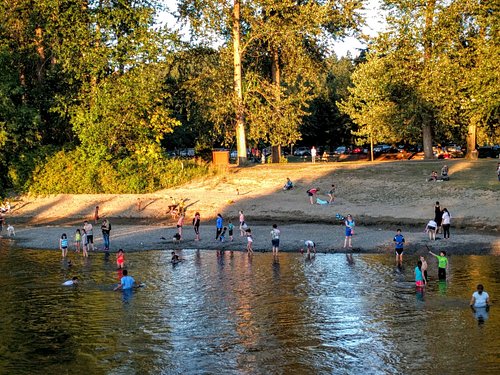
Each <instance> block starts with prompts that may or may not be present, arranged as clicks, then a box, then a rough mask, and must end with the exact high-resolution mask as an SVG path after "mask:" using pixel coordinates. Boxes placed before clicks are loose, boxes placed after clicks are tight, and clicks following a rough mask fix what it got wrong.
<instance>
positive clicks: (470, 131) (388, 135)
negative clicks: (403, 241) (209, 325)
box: [0, 0, 500, 194]
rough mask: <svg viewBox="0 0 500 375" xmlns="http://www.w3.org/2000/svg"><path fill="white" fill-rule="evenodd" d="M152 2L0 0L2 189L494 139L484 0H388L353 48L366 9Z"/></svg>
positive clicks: (492, 54)
mask: <svg viewBox="0 0 500 375" xmlns="http://www.w3.org/2000/svg"><path fill="white" fill-rule="evenodd" d="M177 6H178V7H177V9H176V16H177V19H178V23H179V25H181V24H186V23H188V24H189V25H190V29H189V32H190V37H191V38H190V39H189V41H187V40H185V39H183V38H181V37H180V35H179V34H178V33H177V32H174V31H172V30H170V29H169V28H168V27H164V26H159V24H158V14H159V13H160V11H161V10H162V7H163V4H162V2H161V1H155V0H153V1H150V0H148V1H146V0H137V1H133V2H132V1H128V0H123V1H109V0H88V1H81V0H57V1H55V0H43V1H37V2H34V3H33V2H32V1H28V0H16V1H14V2H2V3H1V4H0V19H1V23H0V24H1V25H2V26H1V27H0V147H1V151H2V152H1V153H0V167H1V172H0V192H1V194H4V192H5V189H7V188H14V189H15V190H17V191H24V192H26V191H30V192H32V193H37V194H40V193H44V194H45V193H85V192H87V193H90V192H93V193H99V192H110V191H113V192H149V191H154V190H156V189H161V188H165V187H170V186H174V185H176V184H179V183H184V182H185V181H187V180H189V179H190V178H193V177H195V176H201V175H204V174H206V173H210V169H209V168H208V167H207V166H206V165H205V164H203V163H201V162H186V161H184V162H182V161H179V160H171V158H170V157H169V156H167V155H169V154H168V152H167V151H169V150H173V149H180V148H186V147H194V148H195V150H196V152H197V154H198V155H201V156H206V159H208V158H209V157H210V152H209V151H210V150H211V149H212V148H216V147H225V148H237V150H238V161H239V162H240V163H245V162H246V157H247V152H246V147H247V145H251V146H252V147H256V148H259V149H262V148H263V147H266V146H271V149H272V156H271V159H272V160H274V161H279V159H280V154H281V153H280V146H286V145H292V144H297V143H303V144H305V145H308V146H310V145H321V146H330V147H331V148H333V146H336V145H339V144H342V145H353V144H360V145H366V144H368V143H372V144H373V143H376V142H387V143H405V144H423V147H424V151H425V154H426V157H427V158H431V157H432V145H433V143H447V142H450V143H451V142H452V143H457V144H462V145H463V144H464V142H466V141H467V151H468V154H469V156H474V155H473V154H471V152H472V151H474V149H475V146H476V143H490V144H491V143H497V142H498V140H499V131H500V130H499V126H498V123H499V113H500V112H499V108H500V90H499V87H500V70H499V69H497V62H498V61H499V57H500V47H499V46H500V36H499V32H498V25H499V24H500V22H499V19H498V17H499V15H498V12H497V11H496V10H495V9H492V8H491V5H489V4H487V3H474V2H471V0H457V1H454V2H451V3H450V2H443V1H438V0H436V1H431V2H428V3H426V6H424V7H421V6H417V5H415V7H414V8H412V7H411V6H407V4H406V3H403V2H399V1H385V2H383V6H384V7H385V8H386V9H387V10H388V14H389V16H388V18H387V22H388V25H389V27H388V28H387V31H386V32H383V33H381V34H380V35H379V36H377V37H374V38H372V39H371V40H370V41H369V44H368V45H369V46H370V48H369V49H367V50H365V51H363V52H362V53H361V54H360V55H359V56H358V57H356V58H352V57H351V56H347V57H342V58H338V57H336V56H335V53H334V51H333V50H332V48H331V44H332V41H335V40H338V39H341V38H343V37H346V36H348V35H355V36H359V37H361V35H360V29H361V26H362V24H363V19H362V11H361V10H362V6H363V3H362V2H359V1H357V0H345V1H342V2H333V1H308V2H294V1H276V0H251V1H245V2H240V1H239V0H235V1H227V2H226V1H223V2H221V1H211V0H210V1H205V2H198V1H194V0H179V1H177Z"/></svg>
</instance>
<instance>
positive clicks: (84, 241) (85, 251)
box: [82, 229, 89, 258]
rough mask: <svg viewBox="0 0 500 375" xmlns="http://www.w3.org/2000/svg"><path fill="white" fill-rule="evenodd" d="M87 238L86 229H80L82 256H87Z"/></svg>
mask: <svg viewBox="0 0 500 375" xmlns="http://www.w3.org/2000/svg"><path fill="white" fill-rule="evenodd" d="M88 246H89V240H88V239H87V231H86V230H85V229H82V249H83V257H84V258H87V257H88V256H89V253H88V251H87V250H88Z"/></svg>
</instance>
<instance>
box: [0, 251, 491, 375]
mask: <svg viewBox="0 0 500 375" xmlns="http://www.w3.org/2000/svg"><path fill="white" fill-rule="evenodd" d="M92 255H93V256H92V257H91V258H90V259H89V260H87V261H85V260H83V259H82V258H78V257H76V256H74V255H73V254H71V258H72V261H73V263H74V265H73V266H72V267H71V268H68V267H67V264H66V263H64V262H62V261H61V259H60V256H59V252H55V251H41V250H36V251H35V250H21V249H16V248H14V247H11V246H10V245H6V243H5V242H4V243H3V244H0V285H1V289H0V290H1V292H0V297H1V299H0V301H1V303H0V332H1V335H0V373H1V374H34V373H40V374H70V373H71V374H84V373H85V374H409V373H420V374H474V373H481V374H498V373H499V371H500V354H499V353H500V336H499V332H500V318H499V316H500V311H499V310H498V307H497V306H493V307H492V308H491V310H490V311H489V314H488V315H489V316H486V320H484V322H481V321H478V320H477V319H476V316H475V315H474V314H473V313H472V311H471V310H470V309H469V308H468V301H469V299H470V296H471V294H472V292H473V291H474V290H475V287H476V285H477V284H478V283H483V284H484V285H485V290H486V291H487V292H489V293H490V296H491V299H492V300H493V302H494V303H495V301H496V296H498V295H499V294H500V277H499V275H498V270H499V268H500V257H493V256H453V257H451V258H450V272H449V280H448V282H445V283H439V282H438V281H436V279H435V276H436V275H437V268H436V264H435V262H434V261H433V260H432V259H429V274H430V276H431V277H432V280H431V282H430V285H429V286H428V287H427V290H426V291H425V293H424V294H423V295H422V294H421V293H416V290H415V287H414V285H413V282H412V280H413V269H414V263H415V262H416V257H406V258H405V264H406V268H405V269H404V270H402V271H400V270H398V269H396V268H395V267H394V264H393V261H394V260H393V256H392V254H391V255H390V256H389V255H379V254H377V255H357V256H356V255H355V264H354V265H348V264H347V263H346V261H345V256H344V255H342V254H318V255H317V256H316V258H315V259H312V260H307V259H305V258H304V256H303V255H301V254H281V255H280V262H279V264H275V263H273V259H272V256H271V255H270V254H268V253H267V254H260V253H259V254H255V255H254V256H253V257H252V258H249V257H248V256H247V255H246V254H245V253H241V252H235V253H234V254H233V255H232V256H231V254H230V253H229V252H226V253H225V254H224V255H223V256H218V255H217V253H216V252H215V251H195V250H184V251H183V252H182V256H183V258H184V259H185V261H183V262H182V263H180V264H178V265H176V266H172V265H171V264H170V263H169V260H170V254H169V252H166V251H164V252H161V251H149V252H136V253H128V254H126V260H127V263H128V269H129V273H130V275H132V276H134V277H135V279H136V280H137V281H140V282H144V284H145V287H144V288H140V289H139V290H136V291H134V292H133V293H131V294H124V293H122V292H113V291H112V289H113V287H114V286H115V285H116V283H117V281H118V277H119V276H120V275H119V273H118V272H117V270H116V267H115V263H114V260H113V259H112V260H111V261H105V260H104V258H103V256H102V254H99V255H97V254H92ZM73 275H77V276H78V277H79V278H80V280H81V283H80V285H79V286H78V287H63V286H61V283H62V282H63V281H64V280H67V279H70V278H71V277H72V276H73Z"/></svg>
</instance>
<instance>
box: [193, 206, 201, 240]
mask: <svg viewBox="0 0 500 375" xmlns="http://www.w3.org/2000/svg"><path fill="white" fill-rule="evenodd" d="M200 221H201V218H200V213H199V212H197V213H195V214H194V218H193V229H194V234H195V238H194V240H195V241H199V240H200Z"/></svg>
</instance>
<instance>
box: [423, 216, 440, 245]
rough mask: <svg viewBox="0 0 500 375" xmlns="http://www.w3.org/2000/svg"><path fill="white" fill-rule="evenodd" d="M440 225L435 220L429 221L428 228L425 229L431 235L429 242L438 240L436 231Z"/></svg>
mask: <svg viewBox="0 0 500 375" xmlns="http://www.w3.org/2000/svg"><path fill="white" fill-rule="evenodd" d="M437 227H438V225H437V223H436V222H435V221H434V220H432V219H431V220H429V222H428V223H427V226H426V227H425V231H426V232H427V233H429V240H436V229H437Z"/></svg>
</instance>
